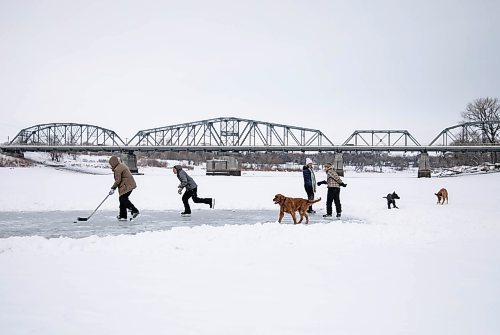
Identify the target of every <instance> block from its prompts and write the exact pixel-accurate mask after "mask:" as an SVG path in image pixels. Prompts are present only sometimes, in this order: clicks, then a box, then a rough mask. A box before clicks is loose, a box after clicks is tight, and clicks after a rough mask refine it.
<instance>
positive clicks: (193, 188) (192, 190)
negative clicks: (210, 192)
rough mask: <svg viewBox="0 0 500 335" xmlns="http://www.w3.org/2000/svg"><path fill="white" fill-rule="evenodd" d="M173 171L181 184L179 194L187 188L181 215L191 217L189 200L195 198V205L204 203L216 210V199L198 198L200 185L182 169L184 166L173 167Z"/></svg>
mask: <svg viewBox="0 0 500 335" xmlns="http://www.w3.org/2000/svg"><path fill="white" fill-rule="evenodd" d="M172 171H173V172H174V174H176V175H177V178H178V179H179V181H180V182H181V183H180V184H179V186H178V190H177V193H179V194H182V190H183V189H184V188H185V189H186V191H185V192H184V195H183V196H182V202H183V204H184V212H182V213H181V215H183V216H189V215H191V207H190V206H189V202H188V200H189V198H191V197H192V198H193V201H194V202H195V203H203V204H207V205H209V206H210V208H214V205H215V199H213V198H198V185H197V184H196V183H195V181H194V180H193V178H191V177H190V176H189V175H188V174H187V172H186V171H184V170H183V169H182V166H180V165H176V166H174V167H173V169H172Z"/></svg>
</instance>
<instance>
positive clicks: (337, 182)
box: [318, 163, 347, 218]
mask: <svg viewBox="0 0 500 335" xmlns="http://www.w3.org/2000/svg"><path fill="white" fill-rule="evenodd" d="M324 168H325V171H326V180H322V181H319V182H318V186H320V185H322V184H328V193H327V196H326V214H325V215H323V217H325V218H329V217H332V202H335V210H336V212H337V218H340V216H341V215H342V205H341V204H340V186H342V187H346V186H347V184H344V182H343V181H342V179H340V177H339V175H338V174H337V172H336V171H335V169H334V168H333V167H332V164H331V163H326V164H325V167H324Z"/></svg>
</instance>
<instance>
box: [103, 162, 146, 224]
mask: <svg viewBox="0 0 500 335" xmlns="http://www.w3.org/2000/svg"><path fill="white" fill-rule="evenodd" d="M109 165H110V166H111V170H112V171H113V173H114V177H115V183H114V184H113V186H111V190H110V191H109V195H113V194H114V193H115V190H116V189H117V188H118V194H119V195H120V197H119V200H120V214H119V215H118V216H117V219H118V220H120V221H126V220H127V209H129V210H130V211H131V215H132V219H134V218H135V217H137V215H139V210H138V209H137V208H136V207H135V206H134V204H133V203H132V202H131V201H130V200H129V198H128V197H129V196H130V194H131V193H132V191H133V190H134V189H135V188H136V187H137V184H136V183H135V180H134V176H132V173H130V170H129V168H128V167H127V166H126V165H125V164H123V163H121V162H120V160H119V158H118V157H116V156H111V158H110V159H109Z"/></svg>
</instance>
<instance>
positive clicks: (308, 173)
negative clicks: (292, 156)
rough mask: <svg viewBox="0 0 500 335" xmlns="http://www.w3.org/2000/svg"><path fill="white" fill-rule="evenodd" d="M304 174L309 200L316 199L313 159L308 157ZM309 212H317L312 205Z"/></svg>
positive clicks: (303, 168)
mask: <svg viewBox="0 0 500 335" xmlns="http://www.w3.org/2000/svg"><path fill="white" fill-rule="evenodd" d="M302 175H303V177H304V189H305V190H306V193H307V199H308V200H314V193H316V177H315V175H314V170H313V161H312V160H311V159H310V158H306V165H304V166H303V167H302ZM307 213H316V212H315V211H314V210H313V207H312V205H310V206H309V209H308V210H307Z"/></svg>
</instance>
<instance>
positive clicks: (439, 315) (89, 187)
mask: <svg viewBox="0 0 500 335" xmlns="http://www.w3.org/2000/svg"><path fill="white" fill-rule="evenodd" d="M141 172H143V173H144V175H141V176H137V177H136V179H137V182H138V186H139V187H138V189H137V190H136V191H134V192H133V193H132V196H131V200H132V201H133V202H134V203H135V204H136V206H137V207H138V208H139V209H140V210H141V211H143V212H144V217H142V218H141V219H139V220H138V221H137V222H136V223H134V225H137V226H140V225H141V224H142V225H144V226H148V227H149V228H148V229H144V230H148V231H142V232H141V228H138V230H137V231H134V232H131V231H130V228H128V227H124V234H120V232H119V231H112V232H110V233H109V234H107V236H104V235H102V234H98V233H96V234H95V235H94V234H90V233H86V234H84V235H82V236H74V235H71V234H67V235H65V234H62V235H63V236H74V237H78V238H72V237H60V238H45V237H41V236H33V235H34V234H36V233H26V234H18V235H22V236H13V237H8V238H0V331H1V333H2V334H34V333H36V334H137V333H145V334H158V333H168V334H488V335H489V334H491V335H493V334H498V333H500V318H498V313H499V311H500V285H499V284H498V283H500V266H499V264H500V243H499V242H500V227H499V225H500V220H499V214H500V210H499V208H498V203H499V200H500V192H499V191H500V174H498V173H495V174H486V175H476V176H461V177H455V178H431V179H417V178H416V177H415V173H414V172H402V173H393V174H370V173H363V174H356V173H354V172H349V173H348V174H347V175H346V177H344V178H343V179H344V181H345V182H346V183H347V184H348V187H347V188H345V189H344V188H343V189H342V191H341V200H342V205H343V215H344V216H345V217H346V219H344V220H341V221H335V220H334V221H326V220H322V218H321V214H323V213H324V200H325V199H326V188H325V187H324V186H322V187H320V188H319V192H318V193H317V196H321V197H323V200H322V201H321V203H320V204H321V205H320V206H316V209H317V210H319V211H318V213H317V214H315V215H313V216H311V224H310V225H307V226H306V225H292V224H290V222H291V220H290V219H289V216H288V215H286V216H285V218H286V219H287V221H286V224H282V225H279V224H277V223H276V222H275V221H276V219H277V214H278V208H277V206H276V205H275V204H273V203H272V198H273V196H274V194H275V193H283V194H285V195H289V196H298V197H303V196H305V192H304V190H303V186H302V177H301V173H300V172H299V173H295V172H294V173H281V172H267V173H266V172H262V173H258V172H253V173H244V174H243V176H241V177H222V176H204V175H203V174H204V171H203V170H201V169H195V170H193V171H190V174H191V175H192V176H194V178H195V180H196V182H197V183H198V185H199V192H198V193H199V196H201V197H211V196H214V197H216V199H217V208H216V209H215V210H210V209H208V208H207V207H206V206H205V205H198V204H193V205H192V208H193V212H194V214H193V217H192V218H191V219H192V220H193V222H196V224H195V225H189V224H186V225H184V226H176V224H175V222H180V221H175V220H177V219H175V220H174V219H172V220H173V221H170V222H171V224H170V225H169V224H166V223H165V222H166V221H168V220H170V219H169V218H171V217H172V218H173V217H174V215H175V213H178V212H180V210H181V209H182V205H181V200H180V197H179V196H178V195H177V193H176V186H177V183H178V180H177V178H176V177H175V176H174V175H173V173H172V172H171V170H170V169H154V168H148V169H142V171H141ZM322 176H323V173H322V172H320V171H318V172H317V177H318V180H320V179H321V178H322ZM0 180H1V181H2V192H0V224H1V225H2V226H4V225H9V222H12V226H15V225H22V223H23V222H24V223H25V224H26V225H27V226H30V225H31V226H32V227H33V226H35V225H37V224H42V225H43V224H44V223H45V224H47V225H50V224H54V223H56V222H58V221H57V220H58V219H57V218H58V217H61V216H62V217H66V215H67V216H68V217H69V218H73V217H74V215H75V214H77V215H78V216H82V215H83V213H88V214H90V213H91V212H92V210H93V209H94V208H95V206H96V205H97V204H98V203H99V202H100V201H101V200H102V198H103V197H104V196H105V195H106V194H107V191H108V189H109V187H110V186H111V184H112V175H110V174H101V175H90V174H79V173H74V172H71V171H59V170H56V169H54V168H47V167H32V168H3V169H0ZM441 187H446V188H447V189H448V191H449V193H450V203H449V204H448V205H442V206H441V205H436V197H435V196H434V192H436V191H437V190H438V189H439V188H441ZM392 191H397V193H398V194H399V195H400V196H401V199H400V200H398V206H399V207H400V209H399V210H394V209H391V210H388V209H387V207H386V204H385V199H383V198H382V197H383V196H385V195H386V194H387V193H390V192H392ZM117 209H118V199H117V196H116V195H115V196H114V197H113V198H112V199H108V201H107V202H106V203H105V204H104V205H103V209H102V211H98V212H97V213H96V221H95V222H94V225H95V227H93V229H94V231H99V227H100V225H103V226H106V225H118V224H119V223H117V222H116V221H113V220H112V218H113V215H114V213H116V211H117ZM320 209H321V210H320ZM147 213H151V215H152V216H151V217H153V216H154V219H151V217H149V219H148V216H147ZM252 213H255V215H253V214H252ZM153 214H154V215H153ZM37 215H39V216H40V217H42V218H43V220H41V219H35V218H36V217H37ZM51 216H53V218H54V219H53V220H50V218H51ZM162 217H164V218H163V219H162ZM106 218H109V219H110V221H109V222H107V221H106ZM204 218H206V219H207V222H206V224H203V219H204ZM93 219H94V218H93ZM141 220H142V221H141ZM41 221H43V222H41ZM64 222H66V221H64ZM141 222H142V223H141ZM14 223H15V224H14ZM89 224H92V222H91V221H90V222H89ZM120 224H121V223H120ZM179 225H180V224H179ZM52 227H53V226H52ZM2 228H5V227H2ZM103 229H104V228H103ZM69 230H70V231H71V228H69ZM28 231H30V230H29V229H28ZM31 231H32V232H33V231H36V230H31ZM12 235H16V234H12ZM26 235H29V236H26ZM37 235H43V234H37ZM2 236H4V235H2ZM50 236H52V235H50ZM83 236H85V237H83Z"/></svg>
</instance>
